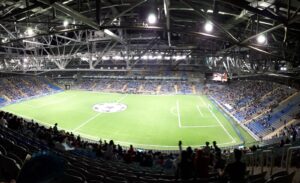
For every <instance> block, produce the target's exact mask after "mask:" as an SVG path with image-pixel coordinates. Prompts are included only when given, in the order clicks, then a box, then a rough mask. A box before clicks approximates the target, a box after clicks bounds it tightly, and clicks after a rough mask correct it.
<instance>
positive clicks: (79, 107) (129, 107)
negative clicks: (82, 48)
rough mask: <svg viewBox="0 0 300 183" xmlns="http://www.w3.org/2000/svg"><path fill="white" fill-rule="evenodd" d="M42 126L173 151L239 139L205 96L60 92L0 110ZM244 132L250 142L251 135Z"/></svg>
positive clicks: (227, 121) (226, 144) (88, 136)
mask: <svg viewBox="0 0 300 183" xmlns="http://www.w3.org/2000/svg"><path fill="white" fill-rule="evenodd" d="M1 110H4V111H7V112H11V113H13V114H16V115H18V116H22V117H24V118H26V119H33V120H34V121H36V122H39V123H41V124H43V125H46V126H53V125H54V124H55V123H58V127H59V129H62V130H66V131H68V132H72V133H74V134H78V135H80V136H82V137H85V138H88V139H91V140H96V141H98V140H99V139H102V140H114V142H115V143H118V144H120V145H123V146H129V145H130V144H132V145H133V146H134V147H137V148H144V149H159V150H177V149H178V146H177V144H178V141H179V140H182V141H183V143H184V146H192V147H194V148H196V147H200V146H203V145H204V144H205V142H206V141H209V142H212V141H217V143H218V144H219V146H221V147H225V146H234V145H239V144H242V143H243V141H242V139H241V138H240V137H239V135H238V134H237V133H236V131H235V130H234V127H233V126H232V124H231V122H229V120H228V118H226V117H225V116H224V114H223V113H222V112H221V111H219V110H218V108H217V107H216V106H215V105H214V103H212V102H211V101H210V99H209V98H208V97H206V96H204V95H201V96H200V95H142V94H119V93H100V92H91V91H76V90H71V91H64V92H60V93H56V94H53V95H49V96H43V97H40V98H35V99H31V100H27V101H22V102H19V103H15V104H11V105H8V106H5V107H3V108H1ZM245 134H246V133H245V132H242V135H243V136H244V137H245V140H246V141H251V140H253V139H251V137H250V136H249V135H247V134H246V135H245Z"/></svg>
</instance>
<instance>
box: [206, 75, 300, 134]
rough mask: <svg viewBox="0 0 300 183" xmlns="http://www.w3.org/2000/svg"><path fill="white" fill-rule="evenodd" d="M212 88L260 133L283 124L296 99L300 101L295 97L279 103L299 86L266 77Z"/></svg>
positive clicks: (214, 96)
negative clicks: (290, 85)
mask: <svg viewBox="0 0 300 183" xmlns="http://www.w3.org/2000/svg"><path fill="white" fill-rule="evenodd" d="M209 91H210V94H211V96H212V97H213V98H214V99H215V100H217V101H218V102H219V103H220V104H221V105H222V106H223V107H224V108H226V109H227V110H228V111H229V112H230V113H231V114H232V115H233V116H234V117H235V118H236V119H237V120H239V122H241V123H245V125H246V127H248V128H249V129H250V130H251V131H252V132H253V133H254V134H256V135H257V136H258V137H261V136H264V135H266V134H268V133H271V132H273V131H274V130H276V128H278V127H279V126H280V125H284V121H287V120H290V119H291V118H290V117H289V115H290V113H292V112H293V111H294V109H295V108H296V106H297V105H298V103H297V102H300V101H296V100H295V101H292V102H290V103H289V102H288V103H287V104H285V105H283V106H280V105H279V104H280V103H281V102H282V101H284V100H285V99H287V98H288V97H290V96H292V95H293V94H295V93H296V92H297V90H296V89H293V88H290V87H289V86H286V85H281V84H277V83H272V82H266V81H247V80H243V81H234V82H232V83H230V84H229V85H223V87H221V88H217V87H211V88H209ZM228 106H230V107H228ZM278 109H280V110H279V111H278ZM282 116H283V117H282Z"/></svg>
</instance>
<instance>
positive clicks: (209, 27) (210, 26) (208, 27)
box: [204, 22, 214, 32]
mask: <svg viewBox="0 0 300 183" xmlns="http://www.w3.org/2000/svg"><path fill="white" fill-rule="evenodd" d="M213 28H214V26H213V24H212V23H211V22H206V23H205V25H204V30H205V31H206V32H211V31H212V30H213Z"/></svg>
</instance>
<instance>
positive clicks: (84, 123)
mask: <svg viewBox="0 0 300 183" xmlns="http://www.w3.org/2000/svg"><path fill="white" fill-rule="evenodd" d="M127 96H128V94H126V95H125V96H124V97H122V98H120V99H119V100H117V101H116V102H117V103H118V102H121V101H122V100H124V99H125V98H126V97H127ZM101 114H104V113H98V114H96V115H95V116H93V117H91V118H89V119H88V120H86V121H85V122H83V123H81V124H80V125H79V126H77V127H76V128H74V129H73V130H72V132H76V131H77V130H78V129H79V128H81V127H83V126H85V125H87V124H88V123H89V122H90V121H92V120H93V119H95V118H97V117H98V116H100V115H101Z"/></svg>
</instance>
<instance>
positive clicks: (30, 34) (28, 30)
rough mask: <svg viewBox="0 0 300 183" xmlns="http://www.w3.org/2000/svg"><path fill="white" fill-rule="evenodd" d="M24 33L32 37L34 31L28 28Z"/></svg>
mask: <svg viewBox="0 0 300 183" xmlns="http://www.w3.org/2000/svg"><path fill="white" fill-rule="evenodd" d="M26 33H27V35H28V36H33V34H34V31H33V29H32V28H31V27H28V28H27V30H26Z"/></svg>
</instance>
